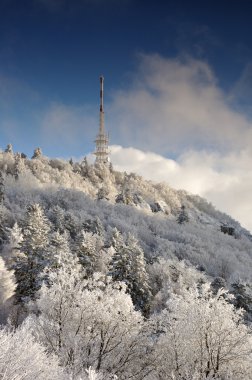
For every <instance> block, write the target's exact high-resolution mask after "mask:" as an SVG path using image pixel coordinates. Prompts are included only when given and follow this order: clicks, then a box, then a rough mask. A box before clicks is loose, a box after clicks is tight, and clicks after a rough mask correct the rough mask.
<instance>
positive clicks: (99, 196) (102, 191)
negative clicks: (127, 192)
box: [97, 186, 109, 201]
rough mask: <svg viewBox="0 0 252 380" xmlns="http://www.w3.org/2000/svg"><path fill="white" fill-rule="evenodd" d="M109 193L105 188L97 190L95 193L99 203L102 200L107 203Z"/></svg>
mask: <svg viewBox="0 0 252 380" xmlns="http://www.w3.org/2000/svg"><path fill="white" fill-rule="evenodd" d="M108 195H109V191H108V189H106V187H104V186H102V187H100V188H99V190H98V192H97V200H98V201H101V200H102V199H106V200H107V201H108V200H109V198H108Z"/></svg>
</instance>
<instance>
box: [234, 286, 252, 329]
mask: <svg viewBox="0 0 252 380" xmlns="http://www.w3.org/2000/svg"><path fill="white" fill-rule="evenodd" d="M231 293H232V294H233V295H234V299H233V300H232V302H233V304H234V305H235V307H236V308H238V309H239V308H242V309H244V310H245V311H246V313H245V315H244V317H245V319H246V320H249V321H250V322H251V321H252V284H250V283H247V282H241V281H237V282H235V283H234V284H232V288H231Z"/></svg>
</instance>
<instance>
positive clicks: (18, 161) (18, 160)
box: [13, 153, 25, 180]
mask: <svg viewBox="0 0 252 380" xmlns="http://www.w3.org/2000/svg"><path fill="white" fill-rule="evenodd" d="M14 159H15V163H14V169H13V175H14V177H15V179H16V180H17V179H18V178H19V175H20V174H21V173H24V171H25V163H24V158H23V157H22V154H20V153H16V154H15V157H14Z"/></svg>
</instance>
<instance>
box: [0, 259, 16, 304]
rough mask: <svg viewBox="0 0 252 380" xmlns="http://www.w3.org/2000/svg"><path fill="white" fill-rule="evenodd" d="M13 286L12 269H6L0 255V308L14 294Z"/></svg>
mask: <svg viewBox="0 0 252 380" xmlns="http://www.w3.org/2000/svg"><path fill="white" fill-rule="evenodd" d="M15 288H16V285H15V278H14V275H13V271H9V270H7V268H6V266H5V263H4V260H3V259H2V257H1V256H0V310H1V309H2V308H3V305H4V303H5V301H7V300H8V299H9V298H10V297H12V296H13V295H14V292H15Z"/></svg>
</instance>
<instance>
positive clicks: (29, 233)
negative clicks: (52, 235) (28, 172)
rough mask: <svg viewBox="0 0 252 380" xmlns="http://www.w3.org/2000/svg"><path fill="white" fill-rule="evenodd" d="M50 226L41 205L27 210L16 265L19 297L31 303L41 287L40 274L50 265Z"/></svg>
mask: <svg viewBox="0 0 252 380" xmlns="http://www.w3.org/2000/svg"><path fill="white" fill-rule="evenodd" d="M49 231H50V226H49V222H48V220H47V218H46V217H45V215H44V212H43V210H42V208H41V207H40V205H39V204H33V205H31V206H29V207H28V208H27V212H26V219H25V226H24V230H23V241H22V243H21V252H19V255H18V259H17V263H16V268H15V269H16V277H17V297H18V300H21V301H24V302H25V301H29V300H30V299H31V298H33V297H34V294H35V292H36V291H37V290H38V289H39V288H40V286H41V280H40V278H39V275H40V273H41V272H42V271H43V269H44V268H45V267H46V266H47V265H48V264H49V262H50V256H49V252H48V245H49Z"/></svg>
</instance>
